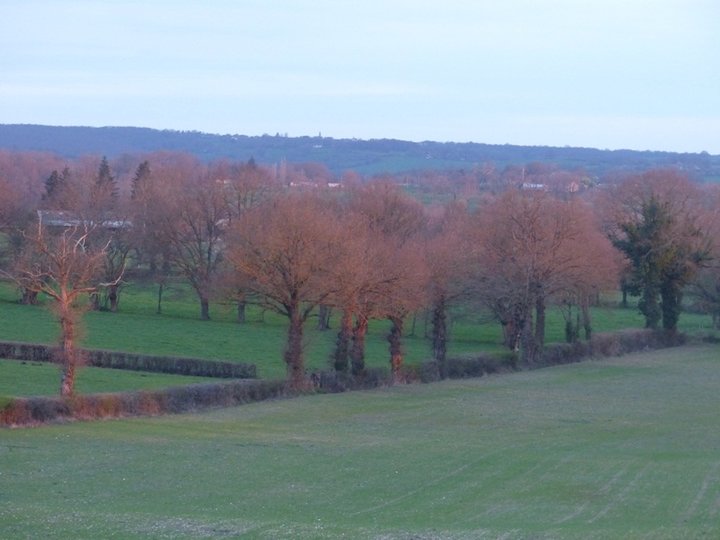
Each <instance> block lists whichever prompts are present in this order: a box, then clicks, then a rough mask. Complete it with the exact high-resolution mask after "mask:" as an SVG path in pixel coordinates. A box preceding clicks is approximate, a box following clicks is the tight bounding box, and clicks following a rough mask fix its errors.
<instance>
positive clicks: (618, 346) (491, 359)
mask: <svg viewBox="0 0 720 540" xmlns="http://www.w3.org/2000/svg"><path fill="white" fill-rule="evenodd" d="M683 343H685V336H684V335H683V334H673V333H667V332H664V331H661V330H647V329H643V330H622V331H620V332H612V333H603V334H595V335H594V336H593V337H592V339H591V340H590V341H578V342H576V343H552V344H550V345H546V346H545V348H544V349H543V352H542V355H541V357H540V358H539V359H538V360H536V361H535V362H533V363H532V364H520V363H518V362H517V361H516V359H515V358H514V357H505V358H498V357H495V356H489V355H479V356H473V357H456V358H448V359H447V360H446V363H445V369H446V374H447V378H450V379H462V378H468V377H482V376H483V375H488V374H492V373H506V372H510V371H519V370H527V369H538V368H542V367H549V366H557V365H562V364H570V363H575V362H581V361H582V360H585V359H588V358H603V357H609V356H622V355H624V354H628V353H632V352H638V351H644V350H653V349H661V348H664V347H673V346H677V345H682V344H683ZM406 372H407V373H408V374H409V377H408V378H409V379H410V380H417V381H420V382H434V381H438V380H440V379H441V376H440V368H439V366H438V365H437V363H436V362H435V361H430V362H425V363H423V364H420V365H419V366H410V367H409V368H408V369H406Z"/></svg>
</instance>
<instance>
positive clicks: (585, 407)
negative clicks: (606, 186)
mask: <svg viewBox="0 0 720 540" xmlns="http://www.w3.org/2000/svg"><path fill="white" fill-rule="evenodd" d="M718 388H720V348H718V346H710V345H704V346H688V347H684V348H678V349H666V350H663V351H660V352H652V353H642V354H636V355H631V356H626V357H622V358H616V359H610V360H603V361H595V362H585V363H581V364H574V365H569V366H561V367H555V368H549V369H543V370H538V371H533V372H523V373H515V374H509V375H499V376H492V377H486V378H482V379H474V380H465V381H445V382H442V383H436V384H431V385H412V386H400V387H394V388H384V389H378V390H374V391H369V392H351V393H346V394H339V395H337V394H336V395H315V396H306V397H301V398H297V399H292V400H281V401H269V402H263V403H255V404H250V405H245V406H241V407H236V408H230V409H223V410H217V411H213V412H206V413H202V414H192V415H180V416H167V417H160V418H143V419H132V420H113V421H104V422H85V423H74V424H67V425H55V426H47V427H41V428H34V429H17V430H3V431H0V485H1V486H2V489H1V490H0V537H2V538H9V539H12V538H73V539H74V538H112V537H117V538H173V539H174V538H236V537H242V538H273V539H274V538H358V539H363V538H384V539H394V538H400V539H410V538H417V539H430V538H451V539H460V538H462V539H476V538H488V539H495V538H507V539H525V538H535V539H545V538H547V539H549V538H553V539H566V538H567V539H616V538H624V539H627V538H629V539H634V538H637V539H640V538H642V539H650V538H652V539H667V540H676V539H683V538H708V539H709V538H718V537H720V415H718V411H719V410H720V393H719V392H718Z"/></svg>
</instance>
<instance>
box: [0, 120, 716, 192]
mask: <svg viewBox="0 0 720 540" xmlns="http://www.w3.org/2000/svg"><path fill="white" fill-rule="evenodd" d="M0 148H2V149H8V150H15V151H43V152H51V153H54V154H58V155H60V156H63V157H67V158H75V157H78V156H81V155H87V154H95V155H106V156H108V157H110V158H112V157H117V156H119V155H121V154H136V153H146V152H154V151H158V150H168V151H177V152H187V153H190V154H193V155H196V156H198V157H199V158H200V159H204V160H214V159H220V158H228V159H234V160H248V159H250V158H251V157H253V158H254V159H255V160H256V161H257V162H259V163H277V162H280V161H281V160H286V161H288V162H319V163H323V164H325V165H326V166H327V167H328V168H329V169H330V170H331V171H333V172H335V173H341V172H342V171H345V170H354V171H357V172H359V173H361V174H365V175H372V174H380V173H385V172H387V173H400V172H405V171H414V170H423V169H469V168H472V167H474V166H476V165H479V164H482V163H488V162H492V163H494V164H495V166H496V167H505V166H507V165H523V164H527V163H532V162H543V163H552V164H556V165H558V166H560V167H562V168H566V169H579V168H582V169H585V170H586V171H587V172H588V173H590V174H595V175H598V176H599V175H603V174H605V173H608V172H612V171H636V170H645V169H649V168H654V167H679V168H681V169H683V170H685V171H687V172H688V173H689V174H691V175H692V176H694V177H696V178H697V179H699V180H713V181H714V180H720V156H718V155H710V154H708V153H706V152H703V153H700V154H689V153H682V154H681V153H674V152H652V151H644V152H639V151H633V150H598V149H594V148H570V147H563V148H559V147H549V146H515V145H509V144H505V145H496V144H480V143H454V142H429V141H428V142H420V143H416V142H408V141H400V140H393V139H372V140H358V139H333V138H329V137H320V136H318V137H287V136H282V135H279V134H278V135H262V136H253V137H250V136H246V135H213V134H208V133H201V132H198V131H172V130H157V129H149V128H137V127H100V128H93V127H58V126H40V125H30V124H0Z"/></svg>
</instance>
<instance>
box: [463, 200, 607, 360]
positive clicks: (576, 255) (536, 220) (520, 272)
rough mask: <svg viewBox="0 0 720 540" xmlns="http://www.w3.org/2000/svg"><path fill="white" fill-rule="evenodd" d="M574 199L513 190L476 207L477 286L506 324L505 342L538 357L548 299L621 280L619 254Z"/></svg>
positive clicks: (532, 357) (527, 356)
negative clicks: (610, 280) (617, 263)
mask: <svg viewBox="0 0 720 540" xmlns="http://www.w3.org/2000/svg"><path fill="white" fill-rule="evenodd" d="M592 215H593V214H592V211H591V210H590V209H589V208H588V207H587V206H586V205H584V204H583V203H581V201H578V200H576V199H570V200H564V201H563V200H558V199H556V198H554V197H552V196H551V195H549V194H547V193H544V192H537V191H528V192H522V191H519V190H513V191H508V192H507V193H505V194H503V195H501V196H500V197H499V198H498V199H497V200H495V201H493V202H492V203H490V204H489V205H488V206H486V207H483V208H482V209H480V210H479V212H478V221H477V226H476V231H477V234H478V242H477V250H476V257H477V263H476V264H475V268H476V271H477V274H476V287H477V288H476V292H477V294H478V295H479V297H480V298H481V301H482V302H483V303H484V304H485V305H487V306H488V307H490V308H491V309H492V310H493V311H494V313H495V315H496V317H497V318H498V320H499V321H500V322H501V324H502V325H503V331H504V334H505V343H506V345H508V346H509V347H510V348H512V349H514V350H515V351H520V352H522V355H523V359H524V360H525V361H527V362H533V361H534V360H535V358H536V356H537V355H538V354H539V353H540V352H541V350H542V347H543V345H544V337H545V310H546V306H547V304H548V302H549V301H551V300H552V299H553V297H556V296H557V295H559V294H561V293H567V291H570V290H581V289H582V290H587V287H590V286H591V285H592V286H602V285H603V284H604V283H605V282H606V281H607V276H611V277H612V279H616V274H615V272H616V269H615V267H614V262H615V258H614V257H613V256H612V250H611V248H610V246H609V244H608V242H607V240H606V239H605V238H604V237H603V236H602V234H601V232H600V231H599V228H598V226H597V225H596V223H595V222H594V221H593V219H592Z"/></svg>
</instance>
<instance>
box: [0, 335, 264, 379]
mask: <svg viewBox="0 0 720 540" xmlns="http://www.w3.org/2000/svg"><path fill="white" fill-rule="evenodd" d="M54 351H55V349H54V348H53V347H49V346H47V345H42V344H35V343H15V342H7V341H6V342H0V358H7V359H10V360H24V361H26V362H53V360H54V354H55V353H54ZM79 353H80V354H81V355H82V360H83V361H82V363H83V364H84V365H88V366H92V367H101V368H110V369H126V370H130V371H150V372H154V373H172V374H175V375H192V376H195V377H218V378H223V379H254V378H256V377H257V370H256V367H255V365H254V364H244V363H239V362H237V363H236V362H220V361H213V360H203V359H198V358H183V357H174V356H148V355H143V354H133V353H125V352H117V351H103V350H90V349H79Z"/></svg>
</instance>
